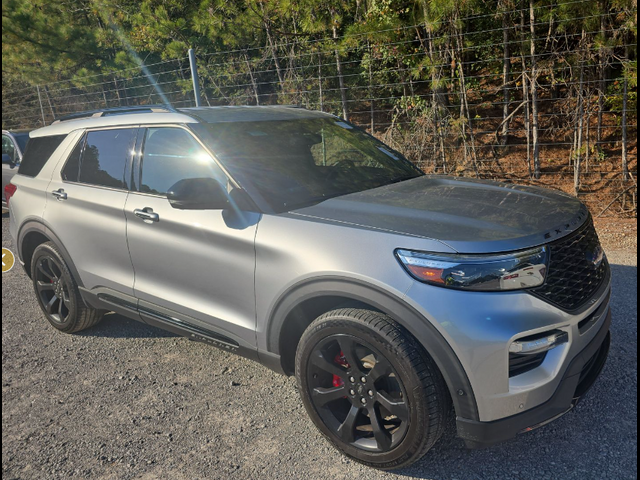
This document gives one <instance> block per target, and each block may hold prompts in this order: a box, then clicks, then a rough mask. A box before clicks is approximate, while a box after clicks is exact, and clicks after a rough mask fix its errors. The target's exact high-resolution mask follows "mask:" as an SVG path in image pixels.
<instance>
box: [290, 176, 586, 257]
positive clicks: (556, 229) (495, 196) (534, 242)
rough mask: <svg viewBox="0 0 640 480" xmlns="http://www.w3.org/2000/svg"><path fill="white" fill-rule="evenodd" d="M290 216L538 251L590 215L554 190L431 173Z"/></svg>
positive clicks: (472, 247)
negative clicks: (532, 248)
mask: <svg viewBox="0 0 640 480" xmlns="http://www.w3.org/2000/svg"><path fill="white" fill-rule="evenodd" d="M290 214H291V215H294V216H305V217H308V218H310V219H315V220H318V221H327V222H331V223H334V222H335V223H342V224H347V225H350V226H353V227H359V228H369V229H376V230H382V231H387V232H389V233H395V234H400V235H410V236H414V237H423V238H429V239H433V240H438V241H440V242H442V243H444V244H446V245H448V246H449V247H451V248H453V249H454V250H456V251H457V252H459V253H496V252H508V251H515V250H522V249H526V248H531V247H535V246H539V245H542V244H545V243H549V242H550V241H553V240H556V239H558V238H560V237H563V236H565V235H568V234H569V233H571V232H573V231H575V230H576V229H578V228H579V227H580V226H581V225H582V224H584V222H585V220H586V219H587V218H588V217H589V212H588V210H587V208H586V207H585V206H584V205H583V204H582V203H581V202H580V201H578V200H577V199H576V198H574V197H571V196H569V195H567V194H564V193H562V192H559V191H555V190H546V189H541V188H535V187H526V186H519V185H511V184H503V183H497V182H490V181H484V180H475V179H468V178H458V177H445V176H431V175H426V176H422V177H418V178H415V179H412V180H408V181H405V182H401V183H396V184H392V185H387V186H384V187H380V188H376V189H373V190H367V191H364V192H358V193H353V194H350V195H345V196H342V197H338V198H334V199H329V200H326V201H324V202H322V203H320V204H317V205H314V206H311V207H306V208H302V209H299V210H295V211H293V212H290ZM398 247H399V248H401V247H402V244H401V243H398Z"/></svg>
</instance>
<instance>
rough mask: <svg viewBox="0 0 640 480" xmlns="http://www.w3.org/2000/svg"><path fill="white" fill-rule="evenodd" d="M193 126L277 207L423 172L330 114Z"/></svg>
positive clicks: (235, 171)
mask: <svg viewBox="0 0 640 480" xmlns="http://www.w3.org/2000/svg"><path fill="white" fill-rule="evenodd" d="M194 128H196V129H197V130H196V131H197V132H198V133H201V134H202V138H204V139H205V142H206V143H207V144H208V145H209V147H210V149H211V151H212V152H213V153H214V154H215V155H216V157H217V158H218V159H219V160H220V162H222V164H223V165H224V166H225V168H226V169H227V170H228V171H229V172H230V173H231V175H232V176H233V177H234V178H237V179H238V180H239V181H240V182H241V183H242V185H243V186H246V187H245V188H252V189H254V190H257V192H258V193H259V194H260V195H261V196H262V198H264V199H265V200H266V201H267V202H268V203H269V204H270V205H271V207H272V208H273V209H274V210H276V211H287V210H292V209H295V208H299V207H303V206H307V205H312V204H314V203H319V202H321V201H323V200H326V199H328V198H332V197H338V196H342V195H347V194H350V193H355V192H361V191H364V190H368V189H372V188H377V187H381V186H383V185H389V184H391V183H396V182H400V181H403V180H408V179H411V178H415V177H417V176H420V175H422V173H421V172H420V171H419V170H418V169H416V167H414V166H413V165H411V163H409V161H408V160H406V159H405V158H403V157H402V156H401V155H400V154H399V153H396V152H394V151H392V150H391V148H390V147H388V146H386V145H385V144H383V143H381V142H379V141H378V140H376V139H374V138H373V137H371V136H369V135H367V134H365V133H364V132H362V131H360V130H358V129H356V128H354V127H353V126H351V125H349V124H347V123H345V122H340V121H336V120H335V119H331V118H308V119H299V120H282V121H280V120H274V121H262V122H221V123H212V124H208V125H203V124H199V125H196V126H194ZM202 130H206V131H204V132H202Z"/></svg>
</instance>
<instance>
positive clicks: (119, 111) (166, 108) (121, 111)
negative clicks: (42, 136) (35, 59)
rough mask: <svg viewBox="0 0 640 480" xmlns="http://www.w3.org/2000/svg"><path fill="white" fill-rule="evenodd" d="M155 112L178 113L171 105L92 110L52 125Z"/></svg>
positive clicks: (61, 118) (67, 117) (60, 119)
mask: <svg viewBox="0 0 640 480" xmlns="http://www.w3.org/2000/svg"><path fill="white" fill-rule="evenodd" d="M155 112H173V113H175V112H177V110H176V109H175V108H173V107H172V106H170V105H137V106H133V107H112V108H103V109H100V110H90V111H87V112H78V113H71V114H69V115H65V116H63V117H60V118H56V119H55V120H54V121H53V122H52V123H51V124H52V125H53V124H55V123H60V122H65V121H68V120H76V119H80V118H98V117H105V116H108V115H126V114H128V113H155Z"/></svg>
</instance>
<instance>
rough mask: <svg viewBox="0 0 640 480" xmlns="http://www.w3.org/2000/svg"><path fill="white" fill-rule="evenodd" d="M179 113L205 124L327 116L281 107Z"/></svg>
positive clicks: (311, 111)
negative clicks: (192, 116) (193, 117)
mask: <svg viewBox="0 0 640 480" xmlns="http://www.w3.org/2000/svg"><path fill="white" fill-rule="evenodd" d="M179 111H180V112H184V113H187V114H189V115H194V116H196V117H198V118H199V119H201V120H202V121H204V122H206V123H225V122H272V121H283V120H299V119H303V118H321V117H328V116H329V114H327V113H322V112H318V111H314V110H306V109H304V108H298V107H292V106H282V105H276V106H264V107H262V106H260V107H255V106H251V107H194V108H180V109H179Z"/></svg>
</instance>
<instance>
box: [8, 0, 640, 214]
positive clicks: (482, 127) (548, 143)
mask: <svg viewBox="0 0 640 480" xmlns="http://www.w3.org/2000/svg"><path fill="white" fill-rule="evenodd" d="M573 4H576V5H580V4H586V0H577V1H574V2H566V3H564V4H563V6H564V7H565V8H566V7H567V6H570V5H573ZM556 6H557V5H546V6H538V7H536V8H535V9H528V8H527V9H520V10H511V11H508V12H503V13H500V14H498V13H496V14H491V15H476V16H470V17H465V18H459V19H454V20H455V21H454V22H452V23H451V25H450V26H444V27H442V26H441V27H440V28H439V29H438V30H437V31H434V30H433V29H432V28H430V27H429V25H408V26H402V27H397V28H391V29H382V30H376V31H371V32H362V33H359V34H354V35H347V36H337V35H336V36H333V37H331V38H310V37H305V36H299V37H293V38H289V37H285V38H282V39H275V38H271V37H270V41H269V42H267V44H266V45H265V46H264V47H252V48H246V49H236V50H227V51H216V52H203V51H201V52H198V54H197V64H198V73H199V85H200V87H201V96H202V98H201V101H202V104H203V105H208V106H219V105H260V106H264V105H276V104H280V105H287V104H295V105H301V106H304V107H306V108H310V109H316V110H322V111H325V112H329V113H333V114H335V115H338V116H341V117H344V118H347V119H348V120H349V121H351V122H353V123H355V124H357V125H359V126H361V127H363V128H365V129H367V130H368V131H369V132H370V133H372V134H373V135H375V136H377V137H378V138H381V139H382V140H384V141H385V142H387V143H388V144H390V145H391V146H392V147H393V148H395V149H396V150H398V151H400V152H401V153H403V154H404V155H406V156H407V157H408V158H409V159H410V160H412V161H413V162H415V163H416V164H417V165H419V166H420V167H421V168H422V169H423V170H424V171H425V172H427V173H445V174H454V175H469V176H478V177H482V178H495V179H501V180H509V181H513V182H518V183H533V184H540V185H547V186H554V187H557V188H561V189H563V190H565V191H567V192H572V193H575V194H578V195H580V196H581V198H583V199H584V200H585V201H586V202H587V203H588V204H589V206H590V207H591V209H592V211H593V212H594V213H596V214H616V215H633V216H635V215H636V214H637V206H636V205H637V204H636V199H637V184H636V183H635V182H636V173H637V113H636V99H637V94H636V87H635V84H633V82H631V81H630V75H629V69H630V68H634V67H633V65H635V63H634V62H635V58H634V55H635V48H636V46H635V43H634V42H635V37H633V36H631V35H628V34H621V27H620V25H619V24H618V23H617V22H618V17H617V14H616V12H614V11H611V12H609V13H607V14H604V15H603V14H598V15H588V14H585V15H582V16H578V15H574V16H572V17H566V16H565V17H564V18H560V17H559V16H558V15H557V14H555V13H554V7H556ZM587 12H588V10H587ZM578 24H579V25H580V28H577V29H576V28H573V27H572V26H573V25H578ZM587 27H589V28H587ZM192 73H193V72H191V69H190V66H189V61H188V58H187V57H184V58H177V59H172V60H167V61H163V62H159V63H155V64H150V65H146V66H145V67H144V68H142V67H140V68H132V69H128V70H121V71H111V72H106V73H101V74H98V75H93V76H90V77H81V78H71V79H68V80H62V81H60V82H56V83H54V84H47V85H37V86H33V87H25V88H20V89H17V90H12V91H3V97H2V120H3V127H4V128H34V127H37V126H42V125H45V124H48V123H50V122H51V121H52V120H53V119H54V118H57V117H59V116H61V115H64V114H66V113H73V112H77V111H83V110H93V109H101V108H105V107H115V106H130V105H144V104H158V103H170V104H172V105H173V106H174V107H178V108H180V107H187V106H193V105H194V104H195V98H194V94H193V86H192Z"/></svg>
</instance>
